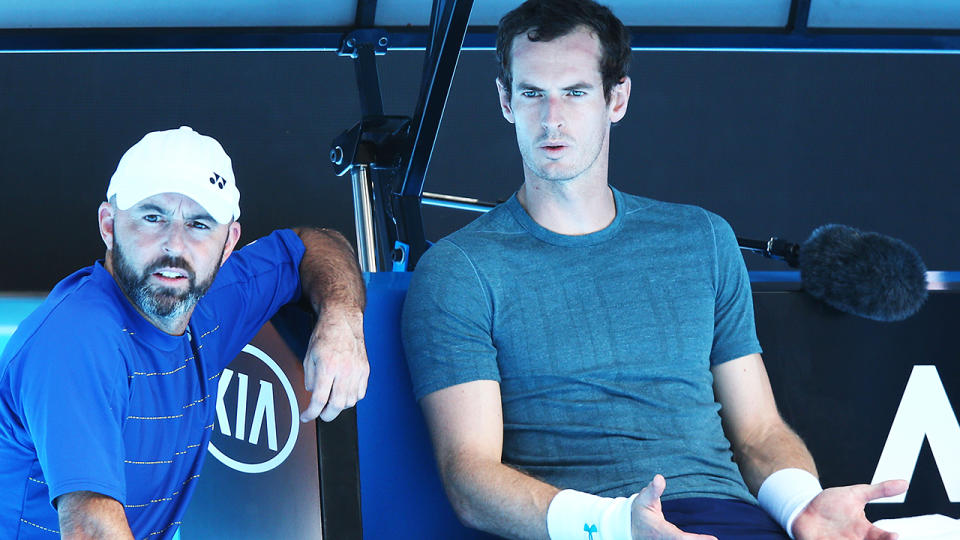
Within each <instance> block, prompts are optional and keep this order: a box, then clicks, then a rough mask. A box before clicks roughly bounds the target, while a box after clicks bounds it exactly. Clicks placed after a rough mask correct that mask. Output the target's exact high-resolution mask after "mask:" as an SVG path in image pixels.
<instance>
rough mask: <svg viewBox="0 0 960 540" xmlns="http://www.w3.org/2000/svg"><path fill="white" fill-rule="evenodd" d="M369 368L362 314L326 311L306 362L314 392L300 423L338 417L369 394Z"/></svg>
mask: <svg viewBox="0 0 960 540" xmlns="http://www.w3.org/2000/svg"><path fill="white" fill-rule="evenodd" d="M369 374H370V364H369V363H368V362H367V349H366V346H365V345H364V341H363V313H361V312H360V310H358V309H352V310H351V309H345V308H335V307H330V308H326V307H325V308H324V309H323V311H322V312H321V314H320V318H319V320H318V321H317V324H316V326H315V327H314V328H313V333H312V334H311V335H310V344H309V346H308V347H307V355H306V357H305V358H304V359H303V378H304V384H305V386H306V388H307V390H309V391H311V392H313V395H312V396H311V398H310V403H309V405H308V406H307V409H306V410H305V411H303V412H302V413H301V414H300V421H301V422H308V421H310V420H313V419H315V418H317V417H318V416H319V417H320V419H322V420H323V421H325V422H329V421H331V420H333V419H334V418H336V417H337V415H339V414H340V413H341V412H342V411H343V410H344V409H349V408H350V407H353V406H354V405H356V404H357V401H359V400H361V399H363V396H364V395H365V394H366V393H367V376H368V375H369Z"/></svg>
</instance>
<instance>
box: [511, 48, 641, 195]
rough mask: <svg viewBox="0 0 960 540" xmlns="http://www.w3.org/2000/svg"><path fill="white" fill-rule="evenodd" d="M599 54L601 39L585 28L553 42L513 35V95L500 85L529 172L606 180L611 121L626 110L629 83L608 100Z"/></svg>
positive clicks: (548, 176)
mask: <svg viewBox="0 0 960 540" xmlns="http://www.w3.org/2000/svg"><path fill="white" fill-rule="evenodd" d="M601 54H602V52H601V47H600V42H599V40H597V38H596V36H594V35H593V34H592V33H590V32H589V31H587V30H586V29H578V30H576V31H574V32H571V33H570V34H567V35H565V36H561V37H558V38H556V39H553V40H552V41H530V40H529V39H528V38H527V37H526V34H521V35H519V36H517V37H516V38H515V39H514V41H513V47H512V51H511V55H512V56H511V66H512V67H511V70H512V76H513V83H512V84H513V88H512V89H511V90H512V91H511V92H510V94H509V97H508V95H507V93H506V92H505V89H504V88H503V87H502V86H501V85H500V81H498V87H499V89H500V103H501V107H502V109H503V114H504V117H505V118H506V119H507V121H509V122H511V123H513V124H515V126H516V130H517V143H518V145H519V147H520V155H521V156H522V158H523V164H524V169H525V172H526V173H527V175H528V176H529V175H530V174H533V175H534V176H535V177H537V178H540V179H542V180H547V181H555V182H562V181H567V180H573V179H576V178H579V177H581V176H582V175H584V174H585V173H590V172H597V173H602V174H603V175H604V179H605V175H606V162H607V153H608V138H609V133H610V123H611V122H616V121H618V120H620V118H622V117H623V115H624V114H625V113H626V99H627V97H629V81H628V80H627V82H626V83H625V84H621V85H618V86H617V87H615V88H614V90H613V95H612V97H611V99H610V102H609V103H608V102H607V100H606V99H604V93H603V79H602V76H601V73H600V59H601ZM624 86H626V88H623V87H624ZM601 168H602V171H601V170H600V169H601Z"/></svg>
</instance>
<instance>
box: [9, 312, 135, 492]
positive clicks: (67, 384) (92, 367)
mask: <svg viewBox="0 0 960 540" xmlns="http://www.w3.org/2000/svg"><path fill="white" fill-rule="evenodd" d="M91 334H92V335H91ZM81 335H83V337H84V339H72V338H71V336H81ZM95 336H96V330H95V329H91V330H88V331H83V329H78V331H77V332H71V333H67V334H65V335H64V336H63V339H58V340H55V341H56V342H55V343H54V342H53V341H54V340H50V341H47V342H41V341H40V340H33V342H32V343H31V345H30V346H28V347H27V348H26V349H24V350H23V351H22V352H21V354H22V355H27V356H29V357H30V358H29V359H28V360H29V361H23V362H17V363H16V364H15V366H13V367H12V369H11V372H10V373H11V383H12V384H11V388H15V389H17V391H18V392H19V396H18V397H19V403H20V406H21V415H20V418H21V419H22V421H23V422H24V426H23V427H24V429H25V430H26V431H27V433H28V434H29V438H30V440H31V441H32V444H33V445H34V446H35V448H36V453H37V459H38V461H39V463H40V468H41V470H42V471H43V476H44V480H45V481H46V483H47V488H48V490H49V493H50V502H51V504H52V503H53V500H54V499H56V498H57V497H59V496H60V495H63V494H66V493H70V492H72V491H93V492H96V493H100V494H103V495H107V496H109V497H113V498H114V499H116V500H118V501H120V502H121V503H125V502H126V481H125V476H124V459H125V457H126V456H125V454H124V444H123V421H124V419H125V418H126V416H127V388H128V381H127V373H126V369H125V366H124V363H123V361H122V360H121V358H120V353H119V351H116V350H114V351H111V350H110V349H109V348H105V347H103V346H102V345H101V346H99V347H97V346H95V344H96V343H97V342H100V343H104V342H107V343H109V341H108V340H106V339H102V340H101V339H97V338H96V337H95ZM111 356H112V358H111Z"/></svg>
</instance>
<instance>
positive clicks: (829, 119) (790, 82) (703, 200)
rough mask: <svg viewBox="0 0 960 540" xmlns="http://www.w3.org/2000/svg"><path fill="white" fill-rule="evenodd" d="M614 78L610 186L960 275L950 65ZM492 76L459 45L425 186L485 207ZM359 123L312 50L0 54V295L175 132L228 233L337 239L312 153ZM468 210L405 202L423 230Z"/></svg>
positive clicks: (55, 264) (345, 212)
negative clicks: (230, 206)
mask: <svg viewBox="0 0 960 540" xmlns="http://www.w3.org/2000/svg"><path fill="white" fill-rule="evenodd" d="M379 62H380V72H381V81H382V86H383V90H384V105H385V112H386V113H387V114H401V115H410V114H412V112H413V108H414V104H415V100H416V96H417V90H418V86H419V82H420V70H421V66H422V53H420V52H405V51H391V52H389V53H388V54H387V55H386V56H383V57H379ZM631 74H632V76H633V80H634V84H633V99H632V100H631V106H630V110H629V111H628V113H627V117H626V119H625V120H624V121H623V122H621V124H620V125H619V126H618V127H616V128H615V129H614V132H613V141H612V160H611V161H612V163H611V182H612V183H613V184H614V185H616V186H618V187H620V188H621V189H623V190H626V191H629V192H633V193H637V194H641V195H646V196H650V197H654V198H659V199H664V200H669V201H677V202H687V203H692V204H698V205H701V206H704V207H706V208H707V209H710V210H713V211H715V212H717V213H719V214H721V215H723V216H724V217H726V218H727V219H728V220H729V221H730V222H731V224H732V225H733V227H734V229H735V230H736V231H737V233H738V235H740V236H746V237H755V238H764V237H767V236H769V235H771V234H776V235H779V236H781V237H784V238H787V239H791V240H794V241H802V240H803V239H805V238H806V237H807V235H809V233H810V231H811V230H812V229H813V228H814V227H816V226H818V225H821V224H823V223H829V222H839V223H846V224H849V225H852V226H855V227H859V228H862V229H865V230H875V231H879V232H882V233H885V234H889V235H892V236H896V237H899V238H902V239H903V240H905V241H907V242H908V243H910V244H912V245H914V246H916V247H917V249H918V250H919V251H920V254H921V255H922V256H923V257H924V258H925V260H926V261H927V265H928V267H929V268H931V269H937V270H956V269H960V253H958V250H957V249H956V240H955V236H956V233H957V231H958V228H960V226H958V225H957V221H956V219H955V216H956V215H957V211H956V210H955V207H956V205H957V203H958V201H960V185H958V182H957V179H958V178H960V152H958V149H960V133H958V132H957V129H956V126H957V120H958V119H960V101H958V99H957V87H958V84H957V83H958V79H960V76H958V75H960V55H914V54H901V55H877V54H825V53H780V54H772V53H719V52H715V53H679V52H678V53H666V52H637V53H635V56H634V63H633V68H632V73H631ZM494 76H495V65H494V59H493V53H492V52H489V51H466V52H464V53H463V55H462V56H461V60H460V66H459V68H458V73H457V76H456V79H455V81H454V85H453V90H452V93H451V98H450V102H449V103H448V106H447V111H446V116H445V119H444V122H443V125H442V127H441V130H440V136H439V140H438V142H437V145H436V148H435V151H434V155H433V159H432V162H431V166H430V169H429V172H428V179H427V183H426V189H427V190H428V191H434V192H441V193H447V194H453V195H465V196H473V197H478V198H481V199H486V200H502V199H505V198H507V197H508V196H509V195H510V193H512V191H513V190H515V189H516V187H517V186H518V185H519V184H520V181H521V169H520V159H519V154H518V152H517V150H516V145H515V141H514V136H513V132H512V129H511V126H510V125H509V124H507V123H506V122H505V121H504V120H503V119H502V118H501V117H500V114H499V108H498V105H497V99H496V93H495V91H494V85H493V78H494ZM359 115H360V110H359V105H358V99H357V91H356V85H355V82H354V75H353V66H352V64H351V61H350V60H348V59H345V58H339V57H337V56H336V55H334V54H333V53H319V52H298V53H290V52H283V53H264V52H241V53H205V52H204V53H139V54H134V53H59V54H0V119H2V122H0V164H2V169H0V170H2V172H0V182H2V185H3V191H4V193H5V196H4V197H3V202H2V209H3V211H2V212H0V245H2V246H3V254H4V255H3V262H4V264H0V291H26V290H33V291H43V290H48V289H49V288H50V287H52V286H53V284H54V283H55V282H56V281H57V280H59V279H60V278H62V277H63V276H65V275H67V274H69V273H70V272H72V271H73V270H75V269H77V268H79V267H81V266H85V265H87V264H90V262H92V261H93V260H94V259H95V258H99V257H102V253H103V245H102V243H101V240H100V238H99V235H98V233H97V226H96V208H97V205H98V204H99V203H100V202H101V201H102V200H103V194H104V192H105V191H106V185H107V182H108V180H109V177H110V175H111V174H112V172H113V170H114V168H115V167H116V163H117V161H118V160H119V159H120V156H121V155H122V154H123V152H124V151H125V150H126V149H127V148H128V147H129V146H131V145H132V144H134V143H135V142H136V141H138V140H139V139H140V137H142V136H143V134H145V133H146V132H148V131H152V130H157V129H168V128H175V127H178V126H180V125H190V126H192V127H194V128H195V129H196V130H198V131H199V132H201V133H204V134H209V135H212V136H214V137H216V138H217V139H218V140H220V141H221V143H222V144H223V146H224V147H225V148H226V150H227V152H228V153H229V154H230V155H231V157H232V158H233V161H234V169H235V171H236V174H237V180H238V183H239V185H240V187H241V190H242V194H243V198H242V200H241V209H242V213H243V215H242V217H241V223H242V224H243V230H244V233H243V238H242V239H241V242H248V241H250V240H253V239H255V238H257V237H259V236H262V235H264V234H266V233H267V232H269V231H270V230H272V229H274V228H276V227H280V226H288V225H300V224H312V225H323V226H331V227H336V228H338V229H340V230H341V231H343V232H344V234H345V235H346V236H347V237H348V238H350V239H351V240H352V239H353V236H354V232H353V217H352V201H351V192H350V185H349V178H348V177H342V178H338V177H335V176H334V175H333V173H332V168H331V167H330V164H329V163H328V161H327V152H328V148H329V144H330V142H331V140H332V139H333V138H334V137H336V136H337V135H338V134H339V133H340V132H341V131H343V130H345V129H347V128H349V127H350V126H352V125H353V124H354V123H355V122H356V121H357V120H358V119H359ZM473 217H474V215H473V214H469V213H462V212H457V211H452V210H445V209H436V208H426V209H425V210H424V218H425V221H426V225H427V236H428V238H429V239H432V240H435V239H437V238H439V237H441V236H443V235H444V234H446V233H448V232H450V231H452V230H454V229H456V228H457V227H459V226H461V225H462V224H464V223H466V222H468V221H469V220H470V219H472V218H473ZM746 259H747V261H748V265H749V266H750V267H751V268H753V269H786V267H785V266H783V265H781V264H779V263H773V262H770V261H765V260H763V259H761V258H759V257H756V256H753V255H748V256H747V257H746Z"/></svg>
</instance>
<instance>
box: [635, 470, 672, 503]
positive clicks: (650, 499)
mask: <svg viewBox="0 0 960 540" xmlns="http://www.w3.org/2000/svg"><path fill="white" fill-rule="evenodd" d="M666 487H667V481H666V479H664V478H663V475H659V474H658V475H655V476H654V477H653V480H651V481H650V483H649V484H647V487H645V488H643V489H641V490H640V494H639V495H637V500H636V501H635V502H634V504H640V505H643V506H648V507H652V508H659V507H660V496H661V495H663V490H664V489H666Z"/></svg>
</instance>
